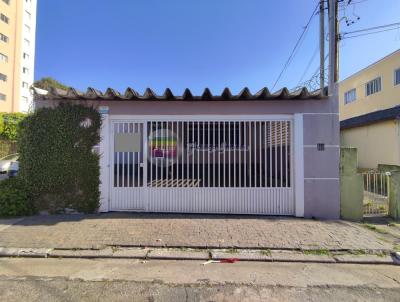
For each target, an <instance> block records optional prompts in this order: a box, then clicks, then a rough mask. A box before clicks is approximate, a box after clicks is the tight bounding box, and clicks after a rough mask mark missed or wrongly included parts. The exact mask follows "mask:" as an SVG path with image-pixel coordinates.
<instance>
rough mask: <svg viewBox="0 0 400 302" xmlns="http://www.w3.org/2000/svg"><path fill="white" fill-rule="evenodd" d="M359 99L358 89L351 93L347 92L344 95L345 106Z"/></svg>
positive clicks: (350, 91) (352, 90)
mask: <svg viewBox="0 0 400 302" xmlns="http://www.w3.org/2000/svg"><path fill="white" fill-rule="evenodd" d="M356 98H357V94H356V89H355V88H353V89H351V90H349V91H346V92H345V93H344V103H345V104H349V103H351V102H354V101H355V100H356Z"/></svg>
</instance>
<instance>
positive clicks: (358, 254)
mask: <svg viewBox="0 0 400 302" xmlns="http://www.w3.org/2000/svg"><path fill="white" fill-rule="evenodd" d="M350 254H352V255H356V256H362V255H366V254H367V252H366V251H365V250H351V251H350Z"/></svg>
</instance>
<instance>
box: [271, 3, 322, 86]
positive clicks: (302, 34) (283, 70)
mask: <svg viewBox="0 0 400 302" xmlns="http://www.w3.org/2000/svg"><path fill="white" fill-rule="evenodd" d="M318 8H319V2H318V4H317V5H316V6H315V9H314V10H313V12H312V14H311V16H310V18H309V20H308V22H307V24H306V26H305V27H304V29H303V32H302V33H301V35H300V37H299V38H298V40H297V42H296V44H295V45H294V48H293V50H292V52H291V53H290V56H289V58H288V59H287V61H286V63H285V65H284V66H283V68H282V70H281V72H280V73H279V76H278V78H277V79H276V81H275V83H274V86H272V89H274V88H275V86H276V84H278V82H279V80H280V79H281V77H282V75H283V73H284V72H285V71H286V69H287V68H288V66H289V65H290V63H291V62H292V60H293V58H294V56H295V53H296V50H297V48H298V47H299V46H300V44H301V43H302V40H303V37H304V36H305V34H306V33H307V31H308V27H309V25H310V23H311V20H312V19H313V17H314V15H315V13H316V11H317V9H318Z"/></svg>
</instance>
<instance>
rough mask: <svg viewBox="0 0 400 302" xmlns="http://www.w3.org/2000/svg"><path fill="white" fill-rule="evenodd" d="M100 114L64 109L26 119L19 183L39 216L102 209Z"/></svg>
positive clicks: (20, 140)
mask: <svg viewBox="0 0 400 302" xmlns="http://www.w3.org/2000/svg"><path fill="white" fill-rule="evenodd" d="M100 126H101V117H100V114H99V113H98V112H97V111H96V110H95V109H93V108H90V107H85V106H81V105H70V104H61V105H60V106H58V107H56V108H43V109H39V110H38V111H36V112H35V113H33V114H31V115H29V116H28V117H26V119H24V120H23V122H22V123H21V127H20V131H19V133H18V150H19V153H20V172H19V177H20V178H21V179H22V180H23V182H24V184H25V187H26V189H27V192H28V194H29V196H30V198H31V199H32V202H33V204H34V206H35V208H36V209H38V210H50V212H57V211H60V210H61V211H62V210H63V209H65V208H73V209H76V210H78V211H82V212H85V213H92V212H94V211H96V210H97V208H98V206H99V195H100V193H99V181H100V180H99V174H100V171H99V156H98V155H97V154H94V153H93V152H92V149H93V147H94V146H95V145H97V144H98V143H99V141H100V134H99V129H100Z"/></svg>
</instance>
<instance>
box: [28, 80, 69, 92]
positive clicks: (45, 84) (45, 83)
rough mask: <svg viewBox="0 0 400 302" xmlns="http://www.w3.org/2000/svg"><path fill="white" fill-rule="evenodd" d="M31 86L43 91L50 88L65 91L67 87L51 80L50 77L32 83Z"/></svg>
mask: <svg viewBox="0 0 400 302" xmlns="http://www.w3.org/2000/svg"><path fill="white" fill-rule="evenodd" d="M33 86H35V87H37V88H41V89H45V90H49V89H50V88H60V89H64V90H67V89H68V88H69V87H68V86H66V85H64V84H62V83H60V82H59V81H57V80H55V79H53V78H51V77H46V78H41V79H40V80H39V81H36V82H35V83H33Z"/></svg>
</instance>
